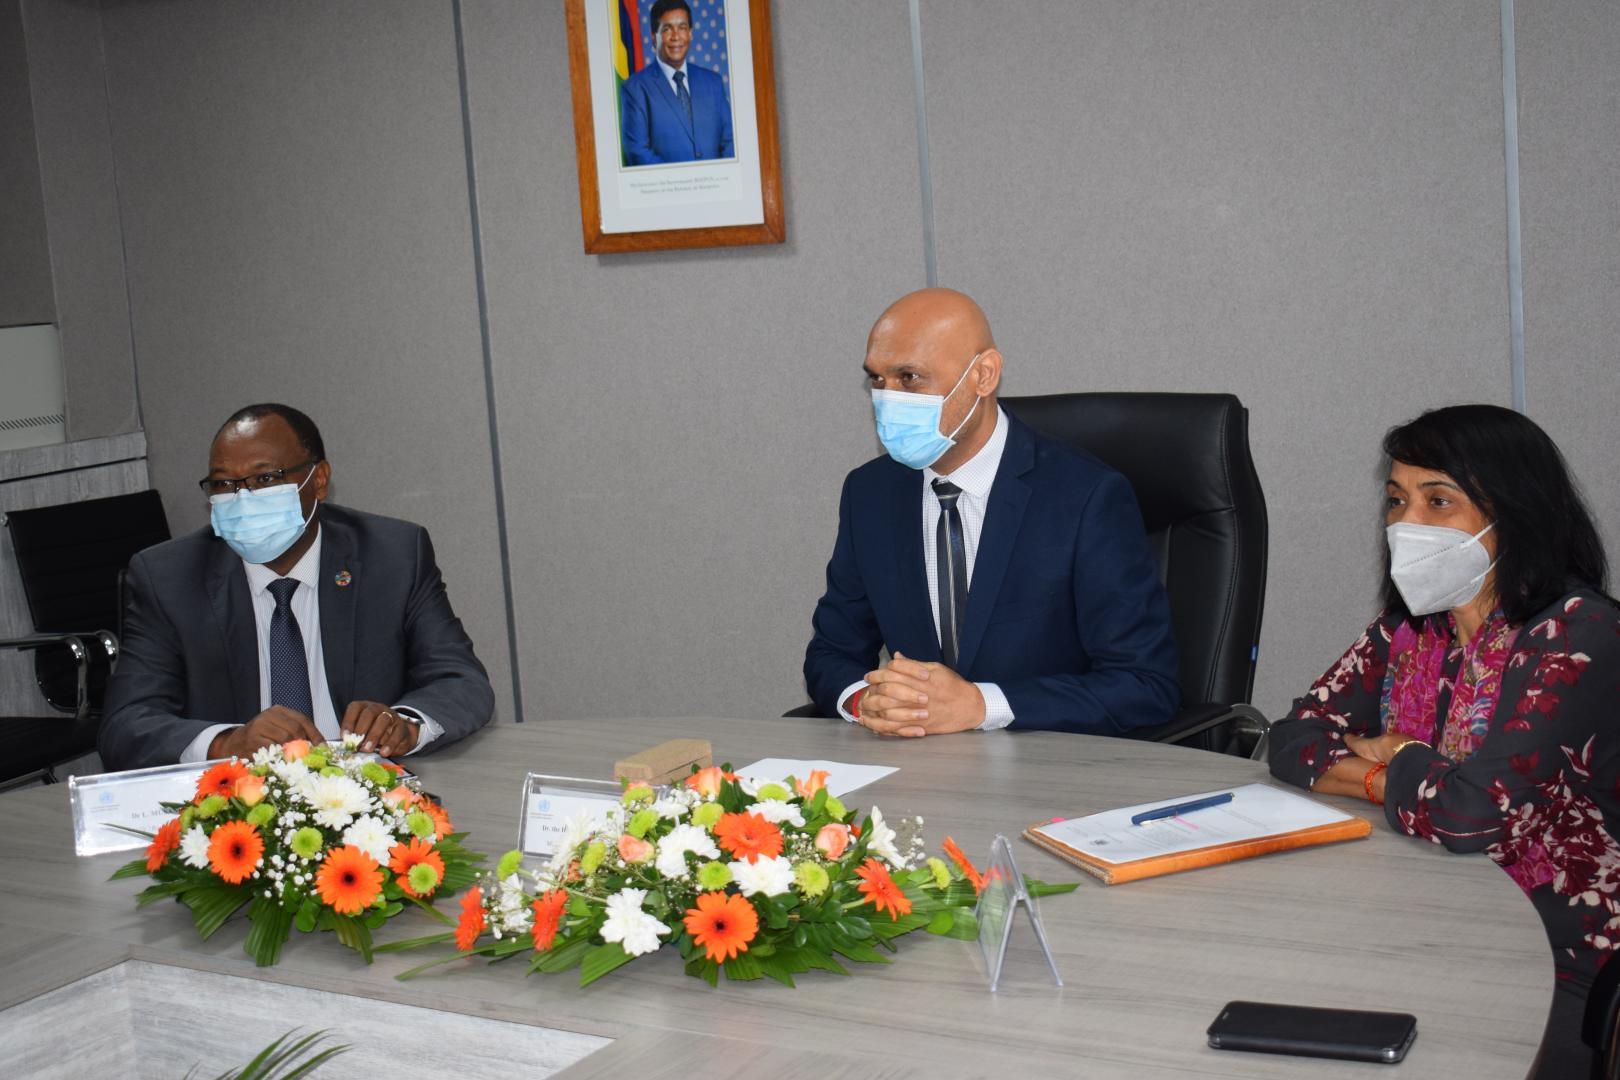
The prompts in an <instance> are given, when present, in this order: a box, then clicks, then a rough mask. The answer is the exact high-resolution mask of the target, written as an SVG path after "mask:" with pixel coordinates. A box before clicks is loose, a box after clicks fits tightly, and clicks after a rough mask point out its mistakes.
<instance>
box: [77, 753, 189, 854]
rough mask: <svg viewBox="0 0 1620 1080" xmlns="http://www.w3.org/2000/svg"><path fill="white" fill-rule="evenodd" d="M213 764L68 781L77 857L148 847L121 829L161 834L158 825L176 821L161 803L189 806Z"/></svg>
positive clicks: (134, 770) (84, 777)
mask: <svg viewBox="0 0 1620 1080" xmlns="http://www.w3.org/2000/svg"><path fill="white" fill-rule="evenodd" d="M212 764H214V762H211V761H207V762H203V763H201V764H197V765H159V766H158V767H156V768H154V769H130V770H129V771H127V772H115V773H102V774H100V775H98V776H71V777H69V778H68V800H69V802H71V803H72V804H73V850H74V852H75V853H77V854H79V855H100V854H102V853H103V852H107V851H129V850H131V849H133V848H141V847H145V846H146V845H147V844H148V843H149V841H147V840H145V839H142V838H141V837H139V836H136V835H134V834H132V833H127V832H124V831H123V829H121V828H117V826H123V827H124V828H129V829H140V830H142V831H144V832H149V833H155V832H157V830H158V826H160V825H162V824H163V823H164V822H165V821H167V820H168V819H169V818H171V817H173V816H174V815H173V813H171V812H170V811H168V810H165V809H163V807H162V805H161V804H162V803H166V802H181V803H183V802H190V801H191V800H192V799H193V798H194V797H195V796H196V794H197V778H198V777H199V776H201V775H202V774H203V770H205V769H207V768H208V767H209V766H210V765H212Z"/></svg>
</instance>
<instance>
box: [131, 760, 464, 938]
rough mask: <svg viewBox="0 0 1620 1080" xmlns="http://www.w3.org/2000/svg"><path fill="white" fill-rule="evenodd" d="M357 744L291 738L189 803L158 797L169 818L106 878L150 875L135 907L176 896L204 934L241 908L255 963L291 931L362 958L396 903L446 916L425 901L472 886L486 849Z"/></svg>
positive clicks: (213, 778) (237, 765)
mask: <svg viewBox="0 0 1620 1080" xmlns="http://www.w3.org/2000/svg"><path fill="white" fill-rule="evenodd" d="M358 742H359V737H358V736H355V735H349V736H345V738H344V741H342V742H332V743H327V744H326V745H324V746H312V745H311V744H310V743H309V742H308V741H307V740H303V739H298V740H294V741H292V742H287V743H282V744H281V745H279V746H267V747H264V748H263V749H261V750H259V751H257V752H256V753H254V755H253V757H252V758H251V759H249V760H242V759H240V758H231V759H230V760H228V761H222V762H220V763H219V764H217V765H214V766H213V767H211V768H209V769H208V770H207V771H206V772H204V773H203V774H202V776H201V777H200V778H199V779H198V781H197V793H196V796H195V797H194V798H193V799H192V801H191V802H189V803H164V804H163V806H164V808H165V809H167V810H172V811H174V812H175V814H176V816H175V817H173V818H171V819H169V820H168V821H167V822H165V823H164V824H163V826H162V827H161V828H159V829H158V831H157V833H156V834H155V835H154V834H150V833H144V832H141V833H138V835H141V836H147V837H150V839H151V844H150V845H149V846H148V847H147V849H146V854H145V855H144V856H142V857H141V858H139V859H136V860H135V861H134V862H131V863H128V864H126V865H125V866H122V867H120V868H119V869H118V871H117V872H116V873H114V874H113V876H112V880H118V879H119V878H130V877H144V876H147V875H150V876H151V877H152V878H154V879H155V880H156V882H157V884H155V885H151V886H149V887H147V888H146V889H145V890H143V891H142V892H141V894H140V895H139V896H138V897H137V898H136V902H137V903H138V904H139V905H140V906H141V907H145V906H146V905H147V904H151V903H153V902H155V901H158V900H161V899H163V898H164V897H169V896H172V897H174V898H175V899H177V900H179V901H180V902H181V903H183V904H185V905H186V906H187V907H189V908H190V909H191V914H192V919H193V921H194V922H195V923H196V924H197V932H198V933H200V934H201V935H202V936H203V937H204V938H208V937H211V936H212V935H213V934H214V932H215V931H216V930H218V929H219V928H220V927H221V926H223V925H224V924H225V921H226V920H227V919H229V918H230V917H231V915H233V914H234V913H236V912H237V911H238V910H240V909H241V908H242V906H243V905H247V909H248V911H247V917H248V921H249V922H250V923H251V924H252V929H251V930H250V931H249V932H248V936H247V941H246V942H245V945H244V947H245V948H246V949H247V952H248V954H249V955H250V956H252V957H253V959H254V962H255V963H257V964H258V965H259V966H261V967H267V966H269V965H271V964H274V963H275V962H276V959H277V957H278V956H279V955H280V953H281V946H282V945H283V944H284V943H285V942H286V940H287V938H288V936H289V935H290V934H291V932H292V928H293V927H294V926H296V927H297V928H298V929H299V930H301V931H303V932H306V933H308V932H311V931H314V930H331V931H334V932H335V933H336V934H337V936H338V940H339V941H341V942H343V944H345V945H347V946H349V947H350V948H351V949H354V950H356V951H357V952H359V953H360V955H361V956H363V957H365V959H366V961H367V962H368V963H369V962H370V960H371V953H372V945H371V931H372V930H375V929H377V928H378V927H380V926H381V925H382V924H383V922H384V921H385V920H387V919H389V918H391V917H392V916H394V915H395V914H397V913H398V912H399V911H401V910H402V909H403V908H404V903H405V901H410V902H411V903H414V904H416V905H418V906H420V907H422V908H423V909H424V910H426V911H428V912H429V913H430V914H432V915H434V916H435V917H436V918H438V919H439V920H440V921H442V922H445V923H449V922H451V920H450V918H449V917H448V916H446V915H443V914H442V913H440V912H438V911H435V910H434V909H433V907H432V906H431V900H432V898H433V897H434V896H436V895H439V894H443V893H450V892H454V891H456V890H457V889H461V888H464V887H465V886H467V885H468V884H470V883H471V882H472V881H474V880H475V879H476V878H477V875H478V870H477V867H476V866H475V865H474V864H475V863H478V862H482V861H483V858H484V857H483V856H482V855H479V854H476V853H474V852H470V851H468V850H467V849H465V848H463V847H462V846H461V840H462V837H463V836H465V834H464V833H457V832H454V831H453V830H452V826H451V824H450V819H449V817H448V816H447V815H446V814H445V812H444V808H443V807H441V806H440V805H439V804H438V803H436V802H434V801H433V800H432V799H431V798H429V797H428V796H427V795H425V794H423V793H422V791H421V789H420V786H419V784H418V782H417V781H416V780H415V778H408V779H407V778H404V777H403V773H404V770H402V769H400V768H399V766H397V765H393V764H391V763H388V762H383V761H374V760H370V759H368V758H365V757H362V756H360V755H358V754H357V753H356V752H355V747H356V745H357V744H358ZM128 831H131V832H135V831H136V830H128Z"/></svg>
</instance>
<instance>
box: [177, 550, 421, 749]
mask: <svg viewBox="0 0 1620 1080" xmlns="http://www.w3.org/2000/svg"><path fill="white" fill-rule="evenodd" d="M323 539H324V538H323V537H322V536H321V535H320V534H319V533H316V535H315V542H314V543H313V544H311V545H309V550H308V551H306V552H304V556H303V558H301V559H299V560H298V562H297V563H296V564H295V565H294V566H293V568H292V569H291V570H289V571H287V577H289V578H292V579H294V580H296V581H297V582H298V588H297V589H295V590H293V594H292V600H291V601H290V602H289V604H288V606H289V607H290V608H291V609H292V614H293V618H295V619H297V620H298V634H299V636H300V637H302V638H303V639H304V664H305V666H306V667H307V668H308V670H309V696H310V702H311V704H312V705H313V706H314V712H315V715H314V716H312V717H310V719H311V720H313V721H314V722H315V729H316V730H317V731H319V732H320V733H321V734H322V735H323V736H325V737H326V738H328V739H338V738H341V737H342V730H341V729H340V727H339V723H340V721H341V718H340V717H339V716H338V714H337V710H336V709H335V708H333V706H332V688H331V687H330V686H328V685H327V682H326V659H325V655H324V654H323V653H322V651H321V593H320V573H321V542H322V540H323ZM242 569H243V570H244V571H246V573H247V582H248V593H249V595H250V596H252V598H253V624H254V628H255V630H256V631H257V634H256V636H257V638H258V642H259V709H260V711H261V712H262V711H263V710H265V709H268V708H269V707H270V706H271V705H272V704H273V702H271V700H270V618H271V616H273V615H274V614H275V613H276V598H275V596H274V595H272V594H271V592H270V583H271V582H273V581H276V580H277V579H278V575H277V574H276V572H275V571H274V570H272V569H270V568H269V567H268V566H265V565H264V564H263V563H250V562H248V561H247V560H245V559H244V560H243V561H242ZM396 708H397V707H396ZM405 711H406V713H407V714H408V715H412V716H418V717H421V719H422V724H421V727H420V729H419V730H418V731H417V733H416V745H415V746H413V747H412V748H411V749H410V751H409V752H410V753H412V754H414V753H416V751H418V750H420V749H422V747H424V746H426V745H427V744H428V743H430V742H432V741H433V740H434V739H436V738H438V737H439V736H440V735H442V734H444V729H443V728H442V727H440V726H439V725H438V724H436V723H434V722H433V721H432V720H430V719H429V718H428V717H426V716H423V715H422V713H421V711H420V710H417V709H407V710H405ZM241 726H242V725H240V724H213V725H211V726H209V727H206V728H204V729H203V731H202V734H200V735H198V736H197V737H196V738H195V739H193V740H191V742H190V743H189V744H188V745H187V746H186V749H185V751H184V752H183V753H182V754H181V755H180V760H181V762H184V763H191V762H198V761H206V760H207V759H208V747H209V746H210V745H212V744H213V741H214V737H215V736H217V735H218V734H219V733H220V732H222V731H225V730H228V729H229V728H233V727H241Z"/></svg>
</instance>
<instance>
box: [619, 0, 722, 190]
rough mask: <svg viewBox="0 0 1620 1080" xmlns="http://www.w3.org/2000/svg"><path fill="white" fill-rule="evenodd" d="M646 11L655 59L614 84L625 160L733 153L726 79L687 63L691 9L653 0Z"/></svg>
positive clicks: (675, 0)
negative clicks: (619, 82) (622, 83)
mask: <svg viewBox="0 0 1620 1080" xmlns="http://www.w3.org/2000/svg"><path fill="white" fill-rule="evenodd" d="M649 17H650V19H651V21H652V26H653V53H654V58H655V59H654V62H653V63H651V64H648V65H647V66H646V67H644V68H642V69H641V70H640V71H638V72H636V73H635V74H634V75H632V76H630V78H628V79H626V80H625V81H624V85H623V86H621V87H620V88H619V131H620V134H621V136H622V138H623V141H624V162H625V164H626V165H659V164H663V163H665V162H671V161H708V160H712V159H715V158H729V157H735V156H736V154H735V152H734V151H733V149H732V144H731V101H730V99H729V98H728V97H727V96H726V84H725V80H723V79H721V78H720V76H719V75H718V74H716V73H715V72H713V71H710V70H709V69H708V68H702V67H698V66H697V65H696V64H689V63H687V59H686V54H687V53H688V52H689V51H691V48H692V9H691V8H689V7H687V5H686V0H658V2H657V3H655V4H654V5H653V6H652V11H651V12H650V13H649Z"/></svg>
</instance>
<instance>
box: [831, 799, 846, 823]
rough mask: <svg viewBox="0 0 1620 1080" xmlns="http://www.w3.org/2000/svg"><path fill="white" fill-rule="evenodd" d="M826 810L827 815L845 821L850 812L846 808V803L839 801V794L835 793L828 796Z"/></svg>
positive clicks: (835, 819)
mask: <svg viewBox="0 0 1620 1080" xmlns="http://www.w3.org/2000/svg"><path fill="white" fill-rule="evenodd" d="M826 810H827V816H828V817H830V818H832V819H833V820H834V821H843V820H844V818H845V817H846V816H848V814H849V811H848V810H846V809H845V808H844V804H843V803H841V802H839V801H838V798H837V796H834V795H828V796H827V804H826Z"/></svg>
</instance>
